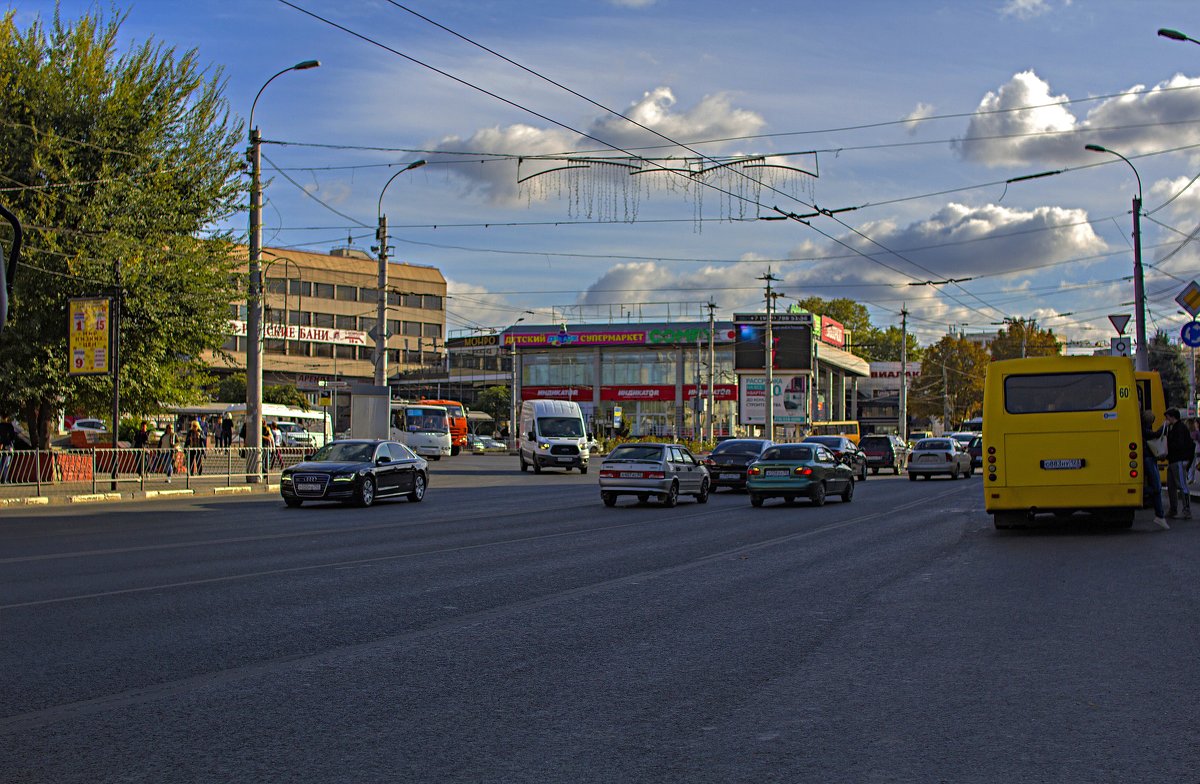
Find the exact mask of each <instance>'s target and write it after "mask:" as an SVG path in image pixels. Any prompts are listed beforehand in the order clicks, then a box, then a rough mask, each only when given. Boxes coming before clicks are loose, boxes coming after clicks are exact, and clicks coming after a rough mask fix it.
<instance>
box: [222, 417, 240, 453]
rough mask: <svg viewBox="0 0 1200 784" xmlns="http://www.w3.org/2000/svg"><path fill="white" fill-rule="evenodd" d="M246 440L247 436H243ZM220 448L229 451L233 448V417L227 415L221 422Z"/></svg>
mask: <svg viewBox="0 0 1200 784" xmlns="http://www.w3.org/2000/svg"><path fill="white" fill-rule="evenodd" d="M242 437H243V438H245V435H243V436H242ZM220 446H223V447H225V448H226V449H228V448H229V447H231V446H233V417H231V416H230V415H229V414H226V415H225V417H224V418H223V419H222V420H221V443H220Z"/></svg>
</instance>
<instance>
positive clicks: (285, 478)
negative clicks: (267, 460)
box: [279, 474, 292, 485]
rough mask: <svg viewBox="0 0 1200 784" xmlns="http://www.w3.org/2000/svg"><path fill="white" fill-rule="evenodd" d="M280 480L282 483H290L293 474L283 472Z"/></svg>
mask: <svg viewBox="0 0 1200 784" xmlns="http://www.w3.org/2000/svg"><path fill="white" fill-rule="evenodd" d="M279 481H280V482H281V483H282V484H285V485H290V484H291V483H292V475H291V474H283V475H281V476H280V477H279Z"/></svg>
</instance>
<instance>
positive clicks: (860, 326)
mask: <svg viewBox="0 0 1200 784" xmlns="http://www.w3.org/2000/svg"><path fill="white" fill-rule="evenodd" d="M797 304H798V305H799V306H800V307H802V308H804V309H805V310H807V311H808V312H810V313H816V314H817V315H819V316H829V318H831V319H833V320H834V321H840V322H841V324H842V326H843V327H845V328H846V329H847V330H848V331H849V332H850V336H851V338H852V339H853V341H854V342H855V343H862V342H863V340H862V337H863V336H864V335H866V334H867V332H868V331H869V330H870V329H871V314H870V313H869V312H868V311H867V306H866V305H861V304H859V303H857V302H855V301H854V300H852V299H846V298H845V297H839V298H838V299H828V300H827V299H821V298H820V297H805V298H804V299H801V300H797Z"/></svg>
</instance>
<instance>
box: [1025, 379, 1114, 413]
mask: <svg viewBox="0 0 1200 784" xmlns="http://www.w3.org/2000/svg"><path fill="white" fill-rule="evenodd" d="M1116 404H1117V379H1116V377H1115V376H1114V375H1113V374H1112V373H1108V372H1101V373H1041V374H1033V375H1021V376H1008V377H1007V378H1005V379H1004V410H1005V411H1007V412H1008V413H1010V414H1054V413H1061V412H1063V411H1111V410H1112V409H1113V408H1114V407H1115V406H1116Z"/></svg>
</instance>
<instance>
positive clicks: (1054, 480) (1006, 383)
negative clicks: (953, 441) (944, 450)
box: [983, 356, 1162, 529]
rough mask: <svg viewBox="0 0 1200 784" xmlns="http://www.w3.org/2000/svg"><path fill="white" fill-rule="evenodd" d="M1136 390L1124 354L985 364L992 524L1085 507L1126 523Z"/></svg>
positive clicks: (1138, 444) (1136, 495)
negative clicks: (1120, 355) (986, 366)
mask: <svg viewBox="0 0 1200 784" xmlns="http://www.w3.org/2000/svg"><path fill="white" fill-rule="evenodd" d="M1154 375H1155V376H1157V374H1154ZM1147 383H1149V384H1150V386H1151V387H1153V386H1154V385H1153V383H1152V381H1151V380H1150V379H1147ZM1158 388H1159V392H1158V394H1159V395H1160V396H1161V394H1162V392H1161V384H1160V385H1159V387H1158ZM1140 397H1141V396H1140V395H1139V389H1138V379H1137V378H1136V377H1135V374H1134V370H1133V362H1132V360H1130V359H1129V358H1128V357H1063V356H1054V357H1030V358H1026V359H1008V360H1000V361H997V362H992V363H991V364H989V365H988V369H987V378H986V380H985V382H984V395H983V475H984V480H983V490H984V506H985V508H986V509H987V511H988V512H989V513H990V514H991V515H992V516H993V520H994V522H995V525H996V528H1001V529H1003V528H1013V527H1016V526H1020V525H1025V524H1027V523H1029V522H1030V521H1031V520H1032V518H1033V515H1035V514H1038V513H1041V512H1052V513H1055V514H1057V515H1060V516H1062V515H1070V514H1072V513H1074V512H1076V511H1085V512H1089V513H1091V514H1092V515H1093V516H1095V517H1096V518H1097V519H1102V520H1105V521H1107V522H1113V523H1119V524H1122V525H1130V524H1132V523H1133V515H1134V512H1135V511H1136V510H1137V509H1138V508H1140V507H1141V506H1142V481H1143V477H1142V451H1143V446H1142V431H1141V405H1140V403H1139V398H1140Z"/></svg>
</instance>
